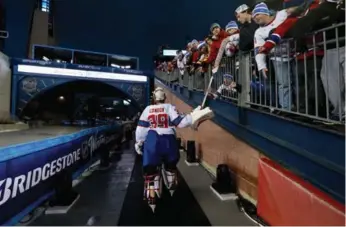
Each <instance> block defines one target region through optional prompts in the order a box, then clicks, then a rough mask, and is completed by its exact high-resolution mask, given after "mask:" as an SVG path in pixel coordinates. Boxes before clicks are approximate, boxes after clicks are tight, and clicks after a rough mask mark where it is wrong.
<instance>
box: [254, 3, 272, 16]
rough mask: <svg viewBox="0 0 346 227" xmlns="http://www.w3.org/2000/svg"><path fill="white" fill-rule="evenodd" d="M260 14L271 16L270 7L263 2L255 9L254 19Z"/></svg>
mask: <svg viewBox="0 0 346 227" xmlns="http://www.w3.org/2000/svg"><path fill="white" fill-rule="evenodd" d="M258 14H265V15H268V16H269V15H270V12H269V9H268V6H267V5H266V4H265V3H264V2H261V3H259V4H257V5H256V6H255V8H254V9H253V10H252V17H255V16H256V15H258Z"/></svg>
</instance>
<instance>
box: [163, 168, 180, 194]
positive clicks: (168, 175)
mask: <svg viewBox="0 0 346 227" xmlns="http://www.w3.org/2000/svg"><path fill="white" fill-rule="evenodd" d="M162 171H164V172H163V173H162V175H163V178H164V182H165V185H166V187H167V189H168V190H169V191H170V193H171V195H173V193H174V192H175V190H176V188H177V186H178V173H177V172H178V170H177V167H176V162H175V163H168V164H166V165H165V169H162Z"/></svg>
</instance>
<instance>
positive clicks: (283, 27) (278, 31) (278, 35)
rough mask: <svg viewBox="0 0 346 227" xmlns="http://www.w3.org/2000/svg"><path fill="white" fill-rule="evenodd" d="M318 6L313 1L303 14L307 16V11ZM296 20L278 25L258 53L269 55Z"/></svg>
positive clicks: (292, 19) (287, 20) (288, 20)
mask: <svg viewBox="0 0 346 227" xmlns="http://www.w3.org/2000/svg"><path fill="white" fill-rule="evenodd" d="M318 5H319V1H318V0H314V2H312V3H311V4H310V6H309V8H308V9H307V10H306V12H305V14H307V13H308V12H309V10H312V9H314V8H316V7H317V6H318ZM298 20H299V17H288V18H287V19H286V20H285V21H284V22H282V24H280V25H279V26H278V27H277V28H275V31H274V33H273V34H272V35H271V36H270V37H269V39H268V40H267V41H266V42H265V44H264V45H263V48H261V51H260V52H262V53H269V52H270V51H271V50H272V49H273V48H274V47H275V45H277V44H279V43H280V41H281V39H282V37H284V36H285V35H286V33H287V32H288V31H289V30H290V29H291V28H292V27H293V25H294V24H295V23H296V22H297V21H298Z"/></svg>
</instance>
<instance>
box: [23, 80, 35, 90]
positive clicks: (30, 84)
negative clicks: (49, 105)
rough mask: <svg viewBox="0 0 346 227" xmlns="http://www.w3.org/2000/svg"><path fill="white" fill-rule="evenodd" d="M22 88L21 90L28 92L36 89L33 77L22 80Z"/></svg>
mask: <svg viewBox="0 0 346 227" xmlns="http://www.w3.org/2000/svg"><path fill="white" fill-rule="evenodd" d="M22 89H23V91H25V92H29V93H31V92H34V91H36V90H37V81H36V79H35V78H33V77H28V78H25V79H24V80H23V81H22Z"/></svg>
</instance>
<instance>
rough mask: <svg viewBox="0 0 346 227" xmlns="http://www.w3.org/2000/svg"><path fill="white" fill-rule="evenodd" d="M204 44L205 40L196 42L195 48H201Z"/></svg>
mask: <svg viewBox="0 0 346 227" xmlns="http://www.w3.org/2000/svg"><path fill="white" fill-rule="evenodd" d="M205 44H206V42H205V41H202V42H200V43H199V44H198V46H197V49H199V48H201V47H202V46H204V45H205Z"/></svg>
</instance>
